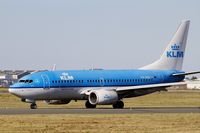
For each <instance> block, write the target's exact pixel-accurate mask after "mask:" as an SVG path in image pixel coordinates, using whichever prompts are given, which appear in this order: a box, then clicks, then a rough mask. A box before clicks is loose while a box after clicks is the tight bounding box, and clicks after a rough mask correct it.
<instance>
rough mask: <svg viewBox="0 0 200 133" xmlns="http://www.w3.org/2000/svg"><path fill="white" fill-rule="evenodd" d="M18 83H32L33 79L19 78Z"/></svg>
mask: <svg viewBox="0 0 200 133" xmlns="http://www.w3.org/2000/svg"><path fill="white" fill-rule="evenodd" d="M19 82H20V83H32V82H33V80H19Z"/></svg>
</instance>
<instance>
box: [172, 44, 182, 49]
mask: <svg viewBox="0 0 200 133" xmlns="http://www.w3.org/2000/svg"><path fill="white" fill-rule="evenodd" d="M171 49H172V50H179V49H180V46H179V45H177V44H174V45H172V46H171Z"/></svg>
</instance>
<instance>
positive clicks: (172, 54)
mask: <svg viewBox="0 0 200 133" xmlns="http://www.w3.org/2000/svg"><path fill="white" fill-rule="evenodd" d="M166 53H167V58H183V56H184V52H183V51H180V45H179V44H173V45H172V46H171V51H167V52H166Z"/></svg>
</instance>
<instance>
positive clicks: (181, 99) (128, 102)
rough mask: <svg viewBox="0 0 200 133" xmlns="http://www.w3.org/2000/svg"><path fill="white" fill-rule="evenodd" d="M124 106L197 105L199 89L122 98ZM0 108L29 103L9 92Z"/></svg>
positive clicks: (73, 105) (1, 97) (2, 97)
mask: <svg viewBox="0 0 200 133" xmlns="http://www.w3.org/2000/svg"><path fill="white" fill-rule="evenodd" d="M123 101H124V103H125V107H127V108H134V107H199V106H200V91H192V90H188V91H173V92H157V93H153V94H150V95H145V96H141V97H135V98H129V99H124V100H123ZM37 104H38V107H39V108H85V101H78V102H74V101H72V102H70V103H69V104H66V105H48V104H46V103H44V102H43V101H39V102H37ZM97 107H98V108H105V107H106V108H111V107H112V106H111V105H106V106H105V105H99V106H97ZM0 108H29V103H23V102H21V101H20V99H19V98H17V97H16V96H13V95H11V94H9V93H3V94H0Z"/></svg>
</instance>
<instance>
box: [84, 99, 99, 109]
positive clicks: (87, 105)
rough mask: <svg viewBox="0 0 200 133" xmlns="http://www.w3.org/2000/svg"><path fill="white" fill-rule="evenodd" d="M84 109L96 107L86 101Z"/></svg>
mask: <svg viewBox="0 0 200 133" xmlns="http://www.w3.org/2000/svg"><path fill="white" fill-rule="evenodd" d="M85 107H86V108H96V105H93V104H91V103H90V102H89V101H88V100H87V101H86V102H85Z"/></svg>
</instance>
